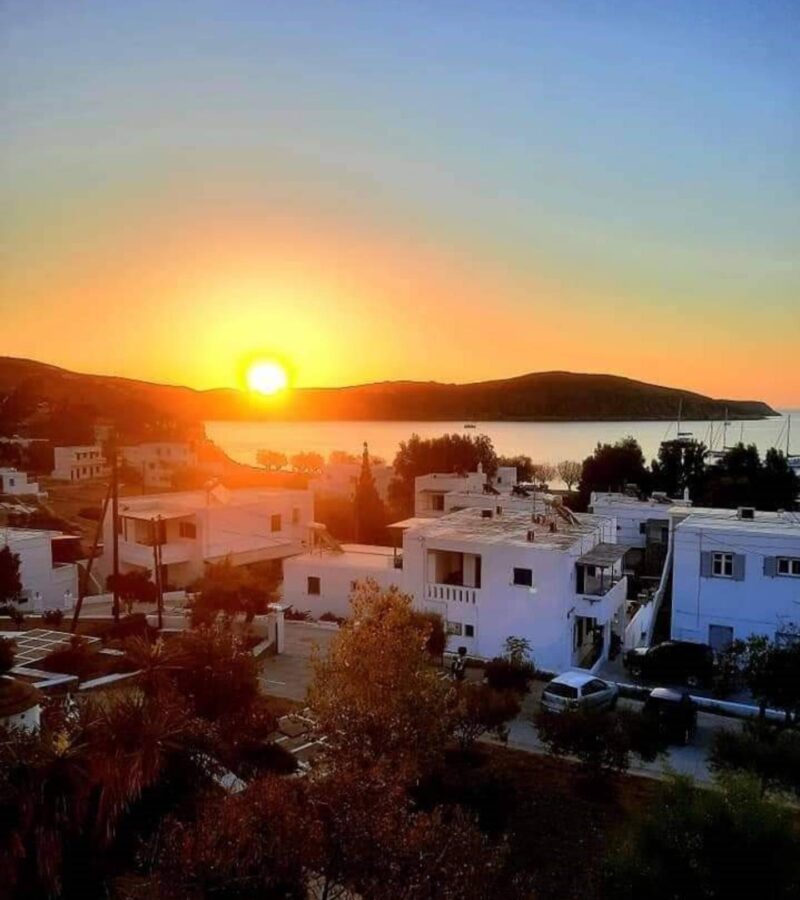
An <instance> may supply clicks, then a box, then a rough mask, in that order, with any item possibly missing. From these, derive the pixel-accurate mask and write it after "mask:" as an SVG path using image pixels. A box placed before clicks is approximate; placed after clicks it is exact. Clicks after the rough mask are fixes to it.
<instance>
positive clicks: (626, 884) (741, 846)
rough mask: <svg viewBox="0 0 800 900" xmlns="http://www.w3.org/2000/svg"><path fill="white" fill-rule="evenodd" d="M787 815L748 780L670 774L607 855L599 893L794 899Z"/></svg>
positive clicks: (796, 858)
mask: <svg viewBox="0 0 800 900" xmlns="http://www.w3.org/2000/svg"><path fill="white" fill-rule="evenodd" d="M793 818H794V813H793V811H792V810H791V809H789V808H787V807H783V806H779V805H777V804H775V803H773V802H771V801H769V800H767V799H764V798H762V797H761V796H760V790H759V787H758V784H757V783H755V782H754V781H753V780H750V779H744V778H735V779H733V778H729V779H725V780H724V782H723V784H722V788H721V789H711V788H708V787H706V786H705V785H704V786H703V787H702V788H700V787H695V786H694V785H693V783H692V782H691V780H690V779H687V778H673V779H670V780H669V781H668V782H666V783H665V784H663V785H662V786H661V788H660V789H659V792H658V796H657V797H656V798H655V799H654V800H653V802H651V803H649V804H647V805H646V806H644V807H642V811H641V812H639V813H636V814H634V816H633V818H632V819H631V821H630V825H629V829H628V835H627V836H626V838H625V839H624V840H623V841H622V842H620V843H618V845H617V846H616V847H615V848H614V849H613V850H612V852H611V853H610V855H609V858H608V859H607V861H606V865H605V879H604V880H605V886H604V887H605V890H604V896H608V897H616V898H619V900H640V898H642V897H648V898H650V900H673V898H675V897H681V898H685V900H705V898H709V897H770V898H775V900H789V898H792V897H797V896H798V893H800V836H798V831H797V828H796V824H795V822H794V821H793Z"/></svg>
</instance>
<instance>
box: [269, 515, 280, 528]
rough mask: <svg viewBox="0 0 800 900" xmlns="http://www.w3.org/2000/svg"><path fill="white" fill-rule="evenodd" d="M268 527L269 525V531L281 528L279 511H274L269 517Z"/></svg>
mask: <svg viewBox="0 0 800 900" xmlns="http://www.w3.org/2000/svg"><path fill="white" fill-rule="evenodd" d="M269 527H270V531H280V530H281V516H280V513H275V515H274V516H270V517H269Z"/></svg>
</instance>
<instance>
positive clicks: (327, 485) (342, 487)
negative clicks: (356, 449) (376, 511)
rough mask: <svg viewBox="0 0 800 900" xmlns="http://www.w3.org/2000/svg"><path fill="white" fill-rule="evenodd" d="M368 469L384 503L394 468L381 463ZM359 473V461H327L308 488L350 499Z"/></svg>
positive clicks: (323, 493)
mask: <svg viewBox="0 0 800 900" xmlns="http://www.w3.org/2000/svg"><path fill="white" fill-rule="evenodd" d="M370 470H371V472H372V477H373V479H374V480H375V490H376V491H377V492H378V496H379V497H380V498H381V500H383V502H384V503H385V502H386V501H387V500H388V498H389V482H390V481H391V480H392V478H393V477H394V469H393V468H392V467H391V466H387V465H385V464H383V463H381V464H373V465H371V466H370ZM360 475H361V463H360V462H341V463H327V464H326V465H325V467H324V468H323V470H322V472H320V474H319V475H318V476H317V477H316V478H312V479H311V480H310V481H309V482H308V489H309V490H310V491H313V492H314V493H315V494H319V495H320V496H323V497H339V498H342V499H344V500H352V499H353V498H354V497H355V493H356V485H357V484H358V478H359V476H360Z"/></svg>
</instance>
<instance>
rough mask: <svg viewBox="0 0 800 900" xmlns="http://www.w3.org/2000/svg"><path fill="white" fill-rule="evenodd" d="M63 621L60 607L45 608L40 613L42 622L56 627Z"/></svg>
mask: <svg viewBox="0 0 800 900" xmlns="http://www.w3.org/2000/svg"><path fill="white" fill-rule="evenodd" d="M63 621H64V613H63V611H62V610H60V609H46V610H45V611H44V612H43V613H42V624H43V625H52V626H54V627H58V626H59V625H60V624H61V623H62V622H63Z"/></svg>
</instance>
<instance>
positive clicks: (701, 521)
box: [672, 508, 800, 650]
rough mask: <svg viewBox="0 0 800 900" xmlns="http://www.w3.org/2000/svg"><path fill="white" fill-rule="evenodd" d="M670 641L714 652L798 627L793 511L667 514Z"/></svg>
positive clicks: (799, 539) (799, 571)
mask: <svg viewBox="0 0 800 900" xmlns="http://www.w3.org/2000/svg"><path fill="white" fill-rule="evenodd" d="M672 517H673V521H674V525H673V543H674V556H673V588H672V637H673V638H675V639H678V640H685V641H697V642H699V643H707V644H710V645H711V646H712V647H713V648H714V649H715V650H719V649H722V648H724V647H725V646H727V645H728V644H729V643H730V642H731V641H732V640H734V639H738V638H742V639H744V638H747V637H749V636H750V635H752V634H758V635H764V636H766V637H768V638H770V639H771V640H774V639H778V640H779V639H780V637H781V634H782V633H784V632H785V630H786V628H787V626H789V625H791V624H798V625H800V513H792V512H760V511H755V510H752V509H740V510H735V509H692V510H685V509H683V510H680V509H677V508H676V509H673V511H672Z"/></svg>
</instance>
